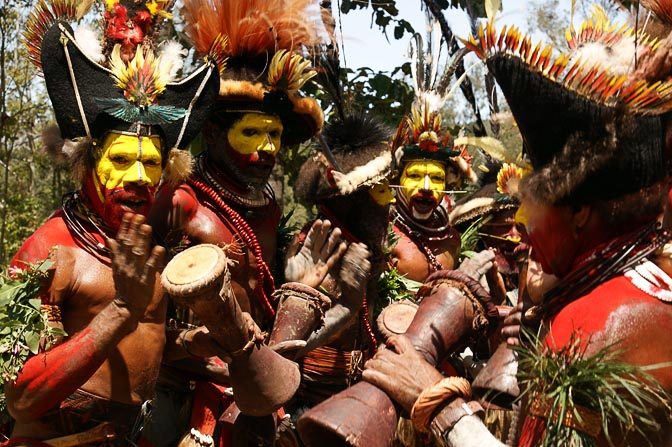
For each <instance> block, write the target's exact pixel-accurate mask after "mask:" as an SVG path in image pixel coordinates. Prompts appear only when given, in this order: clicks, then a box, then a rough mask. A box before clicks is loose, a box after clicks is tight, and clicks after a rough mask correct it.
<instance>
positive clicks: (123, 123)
mask: <svg viewBox="0 0 672 447" xmlns="http://www.w3.org/2000/svg"><path fill="white" fill-rule="evenodd" d="M75 3H76V2H75V1H74V0H54V1H53V2H52V3H51V4H47V3H46V2H45V1H44V0H40V1H39V2H38V4H37V7H36V9H35V10H34V12H33V13H32V15H31V18H30V19H29V21H28V23H27V25H26V30H25V32H24V39H25V42H26V45H27V46H28V48H29V50H30V54H31V60H32V61H33V62H34V63H35V64H36V65H37V67H38V68H39V69H40V70H41V73H42V74H43V76H44V79H45V81H46V85H47V92H48V93H49V98H50V100H51V103H52V105H53V107H54V112H55V115H56V120H57V122H58V125H59V127H60V130H61V133H62V135H63V137H64V138H66V139H68V140H72V141H81V140H88V141H91V143H92V144H91V145H83V146H82V147H85V148H87V147H89V148H90V147H96V146H97V145H98V144H99V143H100V142H101V141H100V140H101V139H102V138H103V137H104V136H105V135H106V134H107V133H109V132H123V133H129V132H130V133H132V134H135V135H158V136H160V137H161V138H162V141H163V150H164V153H167V152H168V151H169V150H171V149H184V148H186V147H187V145H188V143H189V142H190V141H191V139H192V138H193V136H194V135H195V134H196V133H197V132H198V131H199V130H200V127H201V125H202V123H203V122H204V120H205V117H206V116H207V114H208V113H209V110H210V108H211V107H212V105H213V104H214V101H215V98H216V95H217V91H218V87H219V68H218V66H219V67H221V68H222V69H223V56H222V54H221V52H222V45H223V44H224V41H223V40H222V39H221V38H220V39H218V40H217V41H216V42H215V44H213V46H212V48H211V51H210V52H209V56H208V57H206V58H205V63H204V64H203V65H202V66H201V67H200V68H198V69H197V70H196V71H195V72H194V73H192V74H191V75H190V76H189V77H187V78H186V79H183V80H181V81H179V82H175V81H172V80H171V73H170V72H172V71H174V70H173V68H174V60H172V59H168V58H164V57H163V56H156V55H155V54H154V51H153V50H152V48H151V47H152V45H151V44H150V43H149V40H148V39H149V35H153V34H154V33H155V32H156V30H153V29H152V26H153V25H155V24H156V20H155V19H156V18H158V17H163V16H165V15H166V14H167V12H165V11H163V10H162V9H161V8H160V6H159V4H157V3H156V2H155V1H154V0H153V1H152V2H147V3H143V2H139V3H135V2H132V3H131V5H132V7H133V9H131V6H124V4H122V3H121V2H112V1H111V0H108V1H107V2H106V9H105V11H106V12H105V16H104V20H105V23H106V26H105V32H106V34H105V39H104V42H105V44H104V45H105V47H106V48H108V49H110V53H109V54H107V56H108V58H107V59H105V57H104V55H105V53H106V52H105V51H102V50H101V52H100V55H103V56H102V57H101V56H100V55H99V56H95V55H92V54H91V51H90V50H87V49H85V47H84V45H83V44H82V43H81V42H80V41H78V40H77V39H76V37H75V33H74V32H73V30H72V28H71V27H70V25H69V24H68V23H67V22H68V21H70V20H73V19H75V17H76V9H75ZM131 11H133V14H131ZM122 18H123V19H124V20H121V19H122ZM101 48H102V47H99V49H101ZM75 158H86V157H82V156H81V154H80V155H78V156H76V157H75ZM89 158H90V157H89Z"/></svg>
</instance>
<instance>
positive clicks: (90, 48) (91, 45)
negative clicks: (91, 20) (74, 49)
mask: <svg viewBox="0 0 672 447" xmlns="http://www.w3.org/2000/svg"><path fill="white" fill-rule="evenodd" d="M75 40H76V41H77V44H78V45H79V47H80V48H81V49H82V51H83V52H84V53H85V54H86V55H87V56H89V57H90V58H91V59H93V60H94V61H96V62H98V63H99V64H102V63H104V62H105V55H103V47H102V46H101V44H100V40H98V35H97V34H96V32H95V31H93V30H92V29H91V28H90V27H89V25H87V24H85V23H83V24H81V25H79V26H78V27H77V29H76V30H75Z"/></svg>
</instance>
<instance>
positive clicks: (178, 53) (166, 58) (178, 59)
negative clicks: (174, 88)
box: [159, 40, 189, 82]
mask: <svg viewBox="0 0 672 447" xmlns="http://www.w3.org/2000/svg"><path fill="white" fill-rule="evenodd" d="M188 53H189V52H188V51H187V49H186V48H184V47H183V46H182V45H181V44H180V43H179V42H178V41H176V40H167V41H164V42H162V43H161V44H160V45H159V57H160V58H161V63H160V64H159V67H161V68H160V69H161V72H162V75H163V76H165V79H167V82H172V81H174V80H175V78H176V77H177V74H178V73H179V72H180V70H182V67H183V66H184V58H185V57H186V56H187V54H188Z"/></svg>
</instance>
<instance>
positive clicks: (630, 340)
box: [364, 20, 672, 447]
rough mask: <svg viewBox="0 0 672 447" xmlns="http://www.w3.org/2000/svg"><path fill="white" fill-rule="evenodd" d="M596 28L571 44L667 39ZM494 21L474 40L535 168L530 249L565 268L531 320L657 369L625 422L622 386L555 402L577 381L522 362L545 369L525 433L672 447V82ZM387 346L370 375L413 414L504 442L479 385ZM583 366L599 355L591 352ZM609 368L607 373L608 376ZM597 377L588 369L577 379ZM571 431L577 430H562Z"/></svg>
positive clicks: (579, 351)
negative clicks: (666, 258) (482, 411)
mask: <svg viewBox="0 0 672 447" xmlns="http://www.w3.org/2000/svg"><path fill="white" fill-rule="evenodd" d="M587 26H588V27H591V28H594V27H597V29H598V31H600V32H594V30H593V31H591V32H584V31H585V30H584V29H583V28H582V29H581V30H579V31H578V32H574V31H572V32H570V37H572V39H571V40H570V45H571V44H573V45H578V43H577V41H580V40H581V39H582V38H584V37H585V36H588V37H591V36H603V37H604V39H603V42H605V43H607V44H613V45H615V46H618V45H620V43H625V44H626V45H627V44H628V43H629V42H630V43H632V42H633V41H635V42H638V43H639V44H640V45H642V46H643V47H644V48H643V49H644V50H645V52H647V53H655V52H656V51H657V50H658V51H660V49H659V48H658V49H657V48H656V46H655V45H654V44H653V43H651V40H649V39H647V38H646V36H644V35H642V34H641V33H640V32H636V31H634V32H633V34H630V35H618V36H613V35H612V34H610V33H617V32H618V31H615V30H617V29H619V27H618V26H613V27H612V25H611V24H609V23H608V22H606V23H604V22H602V21H599V20H598V21H597V22H595V21H591V22H589V23H588V24H587ZM491 32H492V28H491V27H490V26H488V31H487V33H488V35H486V33H485V32H483V31H482V32H480V33H479V38H480V43H478V44H477V43H476V41H475V40H470V42H469V43H468V44H467V45H468V46H469V47H470V48H471V49H472V50H473V51H474V52H476V54H477V55H478V56H479V57H481V58H482V59H483V60H485V61H486V63H487V65H488V68H489V70H490V71H491V72H492V73H493V74H494V76H495V78H496V80H497V82H498V83H499V85H500V87H501V89H502V91H503V92H504V95H505V96H506V98H507V101H508V103H509V106H510V107H511V111H512V113H513V115H514V117H515V119H516V122H517V123H518V127H519V129H520V131H521V134H522V136H523V141H524V144H525V150H526V152H527V154H528V156H529V158H530V160H531V162H532V165H533V167H534V169H535V171H534V172H533V173H532V174H530V175H529V176H528V177H526V178H525V179H524V180H523V182H522V184H521V188H520V192H519V197H520V200H521V208H520V211H519V212H518V215H517V219H518V221H519V222H520V223H521V224H523V225H524V226H525V228H526V230H527V233H528V234H529V237H530V240H531V245H532V253H531V256H532V257H533V258H534V259H536V260H538V262H539V263H540V264H541V266H542V268H543V270H544V272H546V273H550V274H554V275H556V276H557V277H558V278H559V282H558V284H557V285H556V286H555V287H553V288H551V289H550V290H548V291H546V293H545V294H544V296H543V299H542V300H541V301H540V302H539V303H537V305H536V306H535V307H533V308H531V309H530V310H528V311H527V312H525V314H524V315H525V321H526V322H527V323H528V324H529V323H530V322H534V321H537V322H540V323H541V335H540V336H541V339H542V341H541V343H542V345H541V348H539V349H541V351H539V352H541V353H542V354H543V355H544V359H556V360H554V361H564V360H563V359H576V358H579V359H584V360H586V361H587V360H589V359H595V358H599V356H600V355H603V354H600V353H603V352H604V350H608V351H611V354H610V356H612V360H611V361H612V362H614V363H613V364H614V365H623V366H618V368H621V371H624V370H627V368H628V365H630V367H633V366H634V367H635V368H640V369H639V370H637V369H635V370H634V371H637V372H636V373H635V374H643V371H642V369H641V368H647V369H648V371H647V375H648V377H649V379H648V380H642V379H640V380H636V381H634V382H635V383H634V384H633V383H632V382H631V384H630V385H629V388H628V392H629V393H633V395H634V396H639V397H640V398H641V396H642V395H643V394H641V393H645V394H644V395H646V396H647V399H646V401H645V402H646V404H642V402H643V401H642V400H639V401H637V399H632V400H631V401H630V404H631V408H632V411H630V410H628V412H629V413H631V414H635V410H637V414H638V418H640V419H639V420H638V419H635V420H634V422H633V420H632V419H629V420H628V421H623V420H622V419H621V424H618V425H617V424H616V421H617V420H618V419H619V418H618V416H619V415H614V414H610V411H609V410H608V409H610V408H611V405H612V404H613V403H614V402H615V401H614V399H615V396H614V394H612V395H609V394H608V393H605V392H600V391H598V390H604V389H605V388H599V387H598V386H596V385H593V386H595V388H594V390H595V391H594V392H591V393H587V394H584V395H583V396H582V397H581V398H577V396H576V394H574V395H573V397H574V401H573V402H571V400H570V401H567V400H564V398H560V400H561V401H563V402H565V403H562V405H557V404H558V402H559V401H558V400H557V399H556V401H555V402H554V400H553V398H552V397H551V396H567V395H568V394H567V393H569V395H570V397H571V396H572V392H577V391H578V389H576V388H574V389H570V390H567V389H566V388H563V383H564V382H562V383H559V384H558V383H554V382H553V381H552V379H551V377H552V373H551V372H550V371H546V370H544V369H543V368H542V369H541V370H538V371H536V372H534V373H533V372H532V371H528V370H524V372H525V373H527V374H528V377H529V375H530V374H532V375H533V376H534V377H537V378H540V377H542V376H543V377H545V380H539V379H537V380H532V381H530V382H528V384H529V386H534V387H535V388H532V389H531V390H530V392H531V393H532V394H533V395H532V396H531V398H530V402H529V405H528V408H527V411H526V413H525V414H523V415H521V417H524V422H523V426H522V433H521V436H520V441H519V445H521V446H526V447H527V446H533V445H541V443H542V442H545V444H544V445H572V443H573V442H574V441H571V440H572V439H580V438H581V439H585V438H586V437H592V438H593V439H594V441H595V443H596V445H646V444H647V442H648V443H650V444H653V445H669V439H670V436H671V433H672V431H671V428H670V427H671V426H670V423H669V420H667V417H668V416H669V409H666V408H665V406H667V405H668V403H669V397H667V396H666V394H665V393H669V392H670V391H672V367H670V366H669V364H670V363H669V362H670V359H672V349H671V348H670V344H669V343H668V342H667V337H666V332H667V331H669V330H668V328H669V327H670V324H671V323H672V307H670V303H669V302H670V286H669V285H670V284H672V280H671V279H670V277H669V276H668V273H666V272H665V271H663V270H662V269H661V268H660V267H658V265H657V264H656V261H657V260H656V250H657V249H658V248H659V247H661V246H662V245H663V244H665V243H666V242H667V241H669V239H670V234H669V233H668V232H666V231H663V230H661V229H660V228H659V224H658V222H657V220H658V218H659V216H660V215H661V213H662V204H663V203H664V200H665V195H666V193H667V188H666V184H667V182H666V174H667V173H666V168H665V167H666V160H665V144H664V130H663V126H662V123H661V119H660V115H661V114H663V113H665V112H666V111H667V110H669V108H670V101H671V98H670V97H669V88H670V85H669V83H662V84H648V83H647V81H645V80H642V79H636V78H630V79H628V78H627V76H619V75H616V76H614V75H612V74H609V73H603V72H601V69H600V68H599V66H592V65H591V66H590V67H586V66H584V65H582V62H581V59H578V61H576V62H571V63H568V62H567V59H566V58H564V56H560V59H557V60H555V61H553V60H551V59H550V54H551V51H550V49H549V50H544V51H540V52H539V57H529V54H530V53H528V51H529V50H530V48H534V45H527V44H524V45H520V41H519V39H521V36H520V34H519V33H518V31H517V30H515V29H512V30H509V31H508V32H503V33H502V34H503V35H502V36H497V35H492V34H490V33H491ZM613 37H618V38H613ZM579 43H580V42H579ZM635 45H636V44H635ZM613 50H614V48H612V51H611V52H610V53H612V52H613ZM535 53H536V52H535ZM629 65H630V66H632V64H629ZM616 79H619V81H616ZM592 80H594V82H593V81H592ZM514 321H515V319H514ZM644 340H645V342H643V341H644ZM390 345H391V347H393V349H394V350H385V351H383V352H381V353H379V354H378V357H377V358H375V359H374V360H372V361H371V362H370V363H369V364H368V365H367V367H368V369H367V370H366V371H365V373H364V377H365V379H367V380H369V381H371V382H372V383H374V384H376V385H378V386H380V387H382V388H383V389H384V390H386V391H387V392H388V393H389V395H390V396H391V397H393V398H394V399H395V400H396V401H397V402H399V403H400V404H401V406H402V407H403V408H405V409H406V410H408V411H410V412H411V414H412V415H413V414H416V415H419V414H423V415H426V416H427V417H426V418H422V419H421V418H419V417H416V419H415V421H414V422H417V424H418V425H419V426H421V427H422V428H423V429H425V430H432V431H433V432H434V433H436V434H437V435H440V436H442V437H443V438H444V439H445V440H446V441H447V442H448V444H449V445H452V446H470V445H474V446H475V445H479V446H495V445H497V446H501V445H502V444H500V443H499V442H498V441H496V440H495V439H493V438H492V437H489V434H488V433H487V432H485V429H484V428H483V426H482V425H481V424H480V421H479V420H478V418H477V417H476V416H475V412H476V407H477V405H474V404H473V403H470V404H469V405H467V404H466V402H465V400H468V399H469V394H470V393H469V390H468V389H466V388H465V389H461V390H456V391H448V382H447V381H445V380H444V379H442V377H441V375H440V374H439V373H438V372H437V371H435V370H434V369H433V368H431V367H429V365H428V364H427V363H426V362H424V360H422V359H421V358H420V357H419V356H418V355H417V354H416V353H415V351H414V349H413V347H412V346H411V345H410V343H409V342H408V340H407V339H404V338H403V337H397V338H396V339H393V340H391V342H390ZM395 351H396V352H395ZM521 352H525V351H521ZM527 352H529V351H527ZM595 356H598V357H595ZM592 361H595V360H592ZM549 362H550V360H549ZM545 364H550V363H545V360H544V361H542V360H540V359H537V362H527V363H526V364H525V367H526V368H532V367H535V365H538V366H539V367H541V366H543V365H545ZM575 365H576V364H574V365H573V367H574V366H575ZM582 365H583V366H582V367H583V368H588V367H589V365H587V362H584V363H582ZM654 365H655V366H654ZM568 368H569V367H566V368H561V369H560V370H559V371H560V372H561V373H563V371H567V370H568ZM556 371H558V370H557V369H556ZM631 371H633V370H632V369H631ZM592 374H595V373H591V375H592ZM640 377H641V376H640ZM583 378H584V379H585V375H584V376H583ZM574 379H578V378H574V377H571V376H570V377H568V379H567V380H569V382H568V383H572V381H571V380H574ZM601 380H602V381H601V382H599V383H601V384H602V383H604V382H603V381H604V380H608V378H605V377H602V379H601ZM451 383H452V382H451ZM587 386H589V385H588V384H587V382H585V381H583V382H582V385H581V386H580V387H579V388H582V389H585V388H586V387H587ZM423 389H424V390H426V391H425V392H422V391H423ZM453 389H454V388H453ZM647 389H648V390H654V391H652V392H651V391H648V392H647V391H646V390H647ZM656 390H657V391H656ZM421 392H422V393H421ZM432 393H440V394H441V395H442V396H443V397H444V400H443V401H442V402H441V403H440V404H439V405H437V406H434V407H432V406H431V405H436V404H437V403H439V401H440V400H441V399H439V400H435V401H434V404H430V402H429V401H428V400H427V397H428V396H430V395H431V394H432ZM419 395H420V396H419ZM423 396H424V397H423ZM623 397H624V398H626V399H627V398H628V397H627V396H623ZM607 399H611V400H610V401H607ZM567 402H571V403H567ZM637 402H639V404H638V403H637ZM601 408H603V409H605V410H604V411H602V412H600V409H601ZM432 409H433V410H434V411H431V410H432ZM657 409H658V410H657ZM661 410H662V411H661ZM565 411H566V413H564V412H565ZM559 412H563V413H559ZM558 414H564V415H565V417H562V416H560V417H559V416H558ZM577 414H578V415H579V416H578V417H577ZM651 414H653V419H651V416H650V415H651ZM642 417H645V418H647V419H646V420H647V421H649V422H648V424H649V425H644V424H643V422H642V421H643V419H641V418H642ZM603 418H605V419H603ZM607 429H608V431H607ZM562 433H565V435H564V436H566V437H565V438H564V441H558V439H559V438H558V436H560V435H559V434H562ZM549 436H556V438H549ZM572 437H573V438H572ZM544 439H545V440H544ZM549 439H550V440H549ZM553 439H555V441H553Z"/></svg>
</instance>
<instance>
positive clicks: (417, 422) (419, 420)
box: [411, 377, 471, 433]
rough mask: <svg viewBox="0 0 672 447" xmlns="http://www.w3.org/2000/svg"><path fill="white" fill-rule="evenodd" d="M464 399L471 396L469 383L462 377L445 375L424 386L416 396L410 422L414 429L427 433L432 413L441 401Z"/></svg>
mask: <svg viewBox="0 0 672 447" xmlns="http://www.w3.org/2000/svg"><path fill="white" fill-rule="evenodd" d="M455 396H459V397H463V398H465V399H469V398H470V397H471V384H470V383H469V381H468V380H467V379H465V378H463V377H446V378H444V379H441V380H439V381H438V382H436V383H435V384H434V385H432V386H430V387H427V388H425V389H424V390H423V391H422V393H420V395H419V396H418V398H417V399H416V400H415V403H414V404H413V408H412V409H411V422H413V426H414V427H415V429H416V430H418V431H419V432H422V433H429V422H430V419H431V417H432V414H433V413H434V412H435V411H436V409H437V408H438V407H439V405H440V404H441V403H443V402H444V401H446V400H447V399H450V398H452V397H455Z"/></svg>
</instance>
